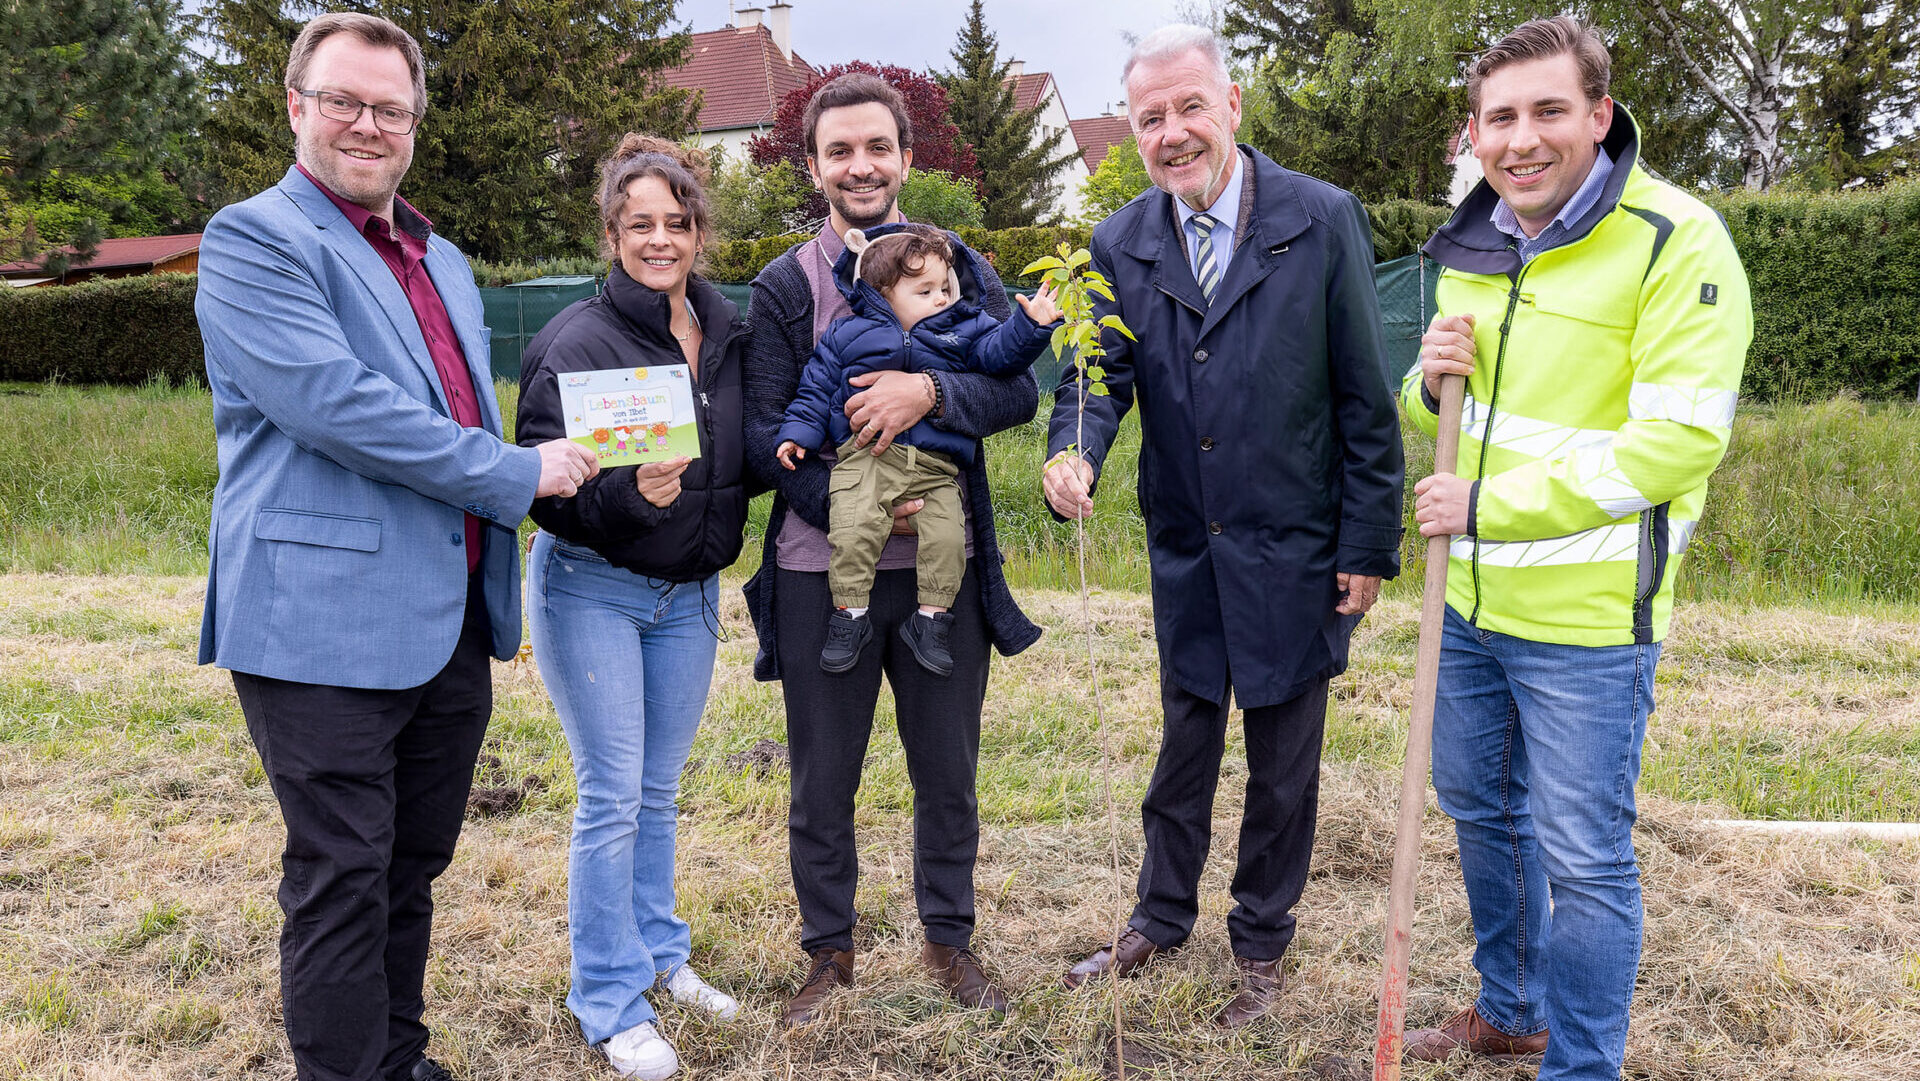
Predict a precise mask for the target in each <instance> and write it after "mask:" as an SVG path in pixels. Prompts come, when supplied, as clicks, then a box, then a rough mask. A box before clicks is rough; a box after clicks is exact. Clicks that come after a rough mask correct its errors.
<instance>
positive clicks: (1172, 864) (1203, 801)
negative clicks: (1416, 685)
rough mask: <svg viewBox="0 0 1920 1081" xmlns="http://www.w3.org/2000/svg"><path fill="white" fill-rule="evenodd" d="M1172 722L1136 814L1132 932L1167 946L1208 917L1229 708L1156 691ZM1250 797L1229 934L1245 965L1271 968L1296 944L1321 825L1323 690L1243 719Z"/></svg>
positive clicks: (1165, 684) (1164, 684)
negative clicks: (1140, 835)
mask: <svg viewBox="0 0 1920 1081" xmlns="http://www.w3.org/2000/svg"><path fill="white" fill-rule="evenodd" d="M1160 700H1161V703H1162V705H1163V706H1164V708H1165V711H1166V721H1165V726H1164V728H1163V730H1162V734H1161V738H1160V759H1159V761H1158V762H1156V763H1155V764H1154V767H1153V779H1152V780H1151V781H1150V782H1148V784H1147V796H1146V799H1145V800H1144V801H1142V802H1141V804H1140V823H1141V826H1142V827H1143V828H1144V830H1145V833H1146V841H1147V851H1146V856H1145V858H1144V859H1143V860H1142V861H1141V864H1140V884H1139V890H1138V893H1139V902H1138V903H1137V904H1136V905H1135V906H1134V909H1133V917H1132V919H1131V920H1130V921H1129V922H1130V923H1131V924H1132V925H1133V926H1134V927H1135V928H1138V929H1139V931H1140V933H1142V934H1144V935H1146V936H1147V938H1148V939H1149V940H1150V941H1152V942H1154V943H1155V944H1157V945H1159V946H1162V947H1172V946H1178V945H1179V944H1180V943H1182V942H1184V941H1185V940H1186V938H1187V936H1188V935H1190V934H1192V933H1193V923H1194V920H1195V919H1196V918H1197V917H1198V916H1199V913H1200V896H1199V893H1200V891H1199V886H1200V871H1201V869H1202V868H1203V867H1205V866H1206V862H1207V848H1208V845H1209V843H1210V842H1211V841H1212V839H1213V796H1214V791H1215V790H1216V789H1217V788H1218V787H1219V784H1220V758H1221V756H1222V754H1223V753H1224V752H1225V750H1226V743H1227V713H1228V707H1227V704H1226V703H1221V702H1209V701H1207V700H1206V699H1204V698H1201V697H1198V696H1197V695H1193V694H1189V693H1187V692H1186V691H1183V690H1181V689H1180V688H1178V687H1176V686H1174V685H1173V683H1172V682H1171V681H1170V680H1166V679H1162V680H1161V683H1160ZM1243 720H1244V723H1245V725H1246V733H1247V798H1246V805H1245V806H1244V807H1243V808H1242V810H1241V814H1240V858H1239V864H1238V866H1237V867H1236V868H1235V870H1234V873H1233V886H1232V889H1233V899H1234V902H1235V904H1234V906H1233V911H1232V912H1231V913H1229V914H1228V916H1227V935H1228V937H1229V939H1231V941H1232V943H1233V952H1234V955H1235V956H1237V957H1247V958H1252V959H1255V960H1260V961H1270V960H1273V959H1274V958H1277V957H1279V956H1280V955H1281V954H1282V953H1284V952H1286V949H1287V944H1288V943H1290V942H1292V941H1293V924H1294V921H1293V906H1294V904H1295V903H1297V902H1298V901H1299V900H1300V892H1301V890H1303V889H1305V888H1306V884H1307V864H1308V861H1309V860H1310V859H1311V857H1312V855H1313V825H1314V817H1315V815H1316V814H1317V813H1318V812H1319V806H1320V743H1321V739H1322V737H1323V735H1324V734H1325V730H1326V720H1327V681H1326V680H1321V681H1319V682H1318V683H1316V684H1314V685H1313V686H1311V687H1309V688H1308V689H1307V690H1306V691H1305V692H1304V693H1302V694H1301V695H1300V696H1299V697H1297V698H1293V699H1291V700H1289V701H1286V702H1282V703H1280V704H1279V705H1277V706H1262V707H1260V708H1257V709H1249V710H1244V711H1243Z"/></svg>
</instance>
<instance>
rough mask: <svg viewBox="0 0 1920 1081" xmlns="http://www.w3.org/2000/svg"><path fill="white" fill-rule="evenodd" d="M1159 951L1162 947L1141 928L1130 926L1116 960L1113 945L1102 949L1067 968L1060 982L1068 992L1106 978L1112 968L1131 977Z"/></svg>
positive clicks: (1124, 932)
mask: <svg viewBox="0 0 1920 1081" xmlns="http://www.w3.org/2000/svg"><path fill="white" fill-rule="evenodd" d="M1159 952H1160V947H1158V946H1156V945H1154V944H1153V941H1152V940H1151V939H1149V938H1148V937H1147V936H1145V935H1143V934H1141V933H1140V931H1139V929H1137V928H1135V927H1133V926H1131V925H1129V926H1128V927H1127V929H1126V930H1124V931H1122V932H1120V951H1119V953H1118V955H1117V958H1116V954H1115V953H1114V949H1113V946H1111V945H1107V946H1102V947H1100V948H1099V949H1097V950H1095V951H1094V952H1093V953H1092V954H1091V955H1090V956H1088V957H1087V958H1086V959H1085V960H1083V961H1081V962H1080V963H1079V964H1077V965H1075V966H1073V967H1072V968H1070V969H1068V970H1067V973H1066V975H1064V976H1062V977H1060V982H1061V983H1063V984H1065V985H1066V986H1067V989H1068V990H1072V989H1073V988H1075V987H1079V986H1080V985H1081V984H1084V983H1086V982H1087V981H1088V980H1090V979H1092V978H1093V977H1095V976H1104V975H1106V974H1107V973H1108V972H1109V971H1111V970H1113V969H1118V970H1119V971H1120V975H1122V976H1131V975H1133V974H1134V973H1135V972H1137V971H1139V970H1140V966H1141V965H1144V964H1146V963H1147V960H1148V959H1149V958H1151V957H1152V956H1153V955H1154V954H1156V953H1159Z"/></svg>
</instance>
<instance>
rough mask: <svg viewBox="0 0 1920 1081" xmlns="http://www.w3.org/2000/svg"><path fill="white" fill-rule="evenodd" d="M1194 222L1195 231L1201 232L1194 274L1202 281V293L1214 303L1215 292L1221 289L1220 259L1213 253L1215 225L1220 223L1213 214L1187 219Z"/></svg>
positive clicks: (1194, 263)
mask: <svg viewBox="0 0 1920 1081" xmlns="http://www.w3.org/2000/svg"><path fill="white" fill-rule="evenodd" d="M1187 220H1189V221H1191V222H1193V228H1194V231H1195V232H1197V233H1199V234H1200V252H1199V254H1198V255H1197V256H1196V257H1195V258H1194V261H1193V276H1194V278H1195V279H1196V280H1197V281H1199V283H1200V295H1201V296H1204V297H1206V298H1207V303H1208V304H1212V303H1213V294H1214V293H1216V292H1219V290H1220V261H1219V260H1218V259H1216V258H1214V255H1213V227H1214V226H1216V225H1218V224H1220V223H1219V222H1217V221H1215V220H1214V218H1213V215H1211V214H1195V215H1194V216H1193V217H1191V218H1189V219H1187Z"/></svg>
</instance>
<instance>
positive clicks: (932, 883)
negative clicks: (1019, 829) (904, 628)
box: [774, 560, 989, 953]
mask: <svg viewBox="0 0 1920 1081" xmlns="http://www.w3.org/2000/svg"><path fill="white" fill-rule="evenodd" d="M777 574H778V577H777V578H776V579H775V581H774V621H775V622H774V628H775V629H774V633H775V635H776V648H777V649H778V651H779V656H780V674H781V693H782V695H783V696H784V697H785V699H786V707H787V748H788V751H789V753H790V754H791V756H792V760H793V800H792V804H791V806H790V809H789V812H788V815H787V853H788V858H789V860H790V862H791V864H792V869H793V890H794V893H795V895H796V896H797V897H798V898H799V901H800V922H801V928H800V948H801V949H803V950H806V951H808V952H809V953H811V952H812V951H814V950H818V949H835V950H850V949H852V948H853V896H854V888H855V884H856V882H857V880H858V877H859V871H860V857H859V852H858V850H857V849H856V848H855V846H854V837H853V798H854V794H855V793H856V792H857V791H858V790H859V788H860V767H861V765H862V764H863V763H864V762H865V761H866V757H867V740H868V738H869V737H870V736H871V735H872V733H873V710H874V706H875V704H876V703H877V702H878V701H879V698H880V676H881V674H882V673H885V675H886V677H887V682H888V684H890V685H891V686H892V687H893V704H894V713H895V723H896V724H897V725H898V727H899V730H900V743H901V745H902V746H903V747H904V748H905V750H906V756H907V777H908V779H909V780H910V781H911V782H912V784H913V897H914V902H915V904H916V905H917V906H918V907H919V910H920V923H921V925H922V926H923V927H924V928H925V929H926V935H927V938H928V939H929V940H930V941H933V942H937V943H940V944H941V945H944V946H955V947H962V948H965V947H967V946H970V945H971V944H972V938H973V863H974V857H975V855H976V854H977V853H978V851H979V848H980V809H979V804H978V802H977V801H976V800H975V798H974V789H973V784H974V774H975V772H976V767H977V766H978V764H979V759H980V705H981V703H982V701H984V700H985V698H986V695H987V658H988V649H989V647H988V645H987V630H986V619H985V616H984V615H983V613H982V611H981V607H980V588H979V585H978V583H977V581H976V580H975V578H974V571H973V564H972V561H971V560H969V561H968V564H967V572H966V575H965V577H964V578H962V580H961V582H960V594H959V596H958V597H957V598H955V600H954V603H953V617H954V623H953V632H952V637H951V639H950V645H951V647H952V649H953V674H952V675H951V676H946V677H941V676H936V675H934V674H933V673H931V672H929V671H927V670H926V669H924V668H922V667H920V662H918V661H916V660H914V659H913V654H912V652H911V651H909V650H908V649H907V646H906V643H904V642H902V641H901V640H900V635H899V628H900V625H901V624H902V623H903V622H905V621H906V619H907V617H908V616H910V615H912V614H913V613H914V612H916V611H918V610H919V595H918V590H917V589H916V588H915V580H914V579H915V576H914V572H913V571H911V570H894V571H881V572H880V573H879V574H877V575H875V576H874V583H873V594H872V598H871V600H870V601H869V607H868V609H867V618H868V619H870V620H872V621H873V630H874V636H873V640H872V641H871V642H869V643H867V648H866V650H865V651H864V652H862V653H861V655H860V663H859V664H858V665H855V666H854V668H853V669H852V670H851V671H848V672H844V673H841V674H839V675H829V674H827V673H826V672H823V671H821V670H820V646H821V644H822V643H823V642H824V641H825V639H826V631H827V616H828V614H829V613H830V612H831V611H832V608H833V605H832V602H831V600H830V599H829V594H828V590H827V576H826V575H825V574H814V573H807V572H802V571H789V570H780V571H778V572H777Z"/></svg>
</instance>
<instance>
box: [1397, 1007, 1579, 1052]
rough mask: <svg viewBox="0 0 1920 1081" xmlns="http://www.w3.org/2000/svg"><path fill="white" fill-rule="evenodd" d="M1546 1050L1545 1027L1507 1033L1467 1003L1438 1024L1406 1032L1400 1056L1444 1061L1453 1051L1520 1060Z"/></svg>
mask: <svg viewBox="0 0 1920 1081" xmlns="http://www.w3.org/2000/svg"><path fill="white" fill-rule="evenodd" d="M1546 1050H1547V1030H1546V1029H1541V1030H1540V1031H1538V1032H1536V1033H1533V1034H1532V1035H1530V1036H1509V1035H1507V1034H1506V1033H1504V1032H1502V1031H1500V1030H1499V1029H1497V1028H1494V1027H1493V1026H1492V1025H1489V1024H1487V1022H1486V1020H1485V1019H1484V1018H1482V1017H1481V1016H1480V1011H1479V1010H1476V1009H1474V1008H1473V1007H1472V1006H1468V1007H1467V1008H1466V1009H1464V1010H1461V1011H1460V1012H1459V1013H1456V1014H1454V1015H1453V1016H1452V1017H1449V1018H1447V1020H1446V1023H1444V1024H1442V1025H1441V1026H1440V1027H1439V1028H1421V1029H1415V1030H1413V1031H1412V1032H1409V1033H1407V1042H1406V1046H1405V1048H1404V1050H1403V1051H1402V1053H1401V1054H1402V1057H1403V1058H1405V1059H1407V1060H1408V1061H1411V1062H1445V1061H1447V1059H1448V1057H1449V1056H1451V1055H1452V1054H1453V1053H1454V1052H1455V1051H1464V1052H1466V1053H1467V1054H1469V1055H1472V1056H1474V1057H1476V1058H1486V1059H1492V1060H1494V1061H1495V1062H1520V1061H1529V1060H1532V1059H1537V1058H1539V1057H1540V1056H1541V1055H1543V1054H1545V1053H1546Z"/></svg>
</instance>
